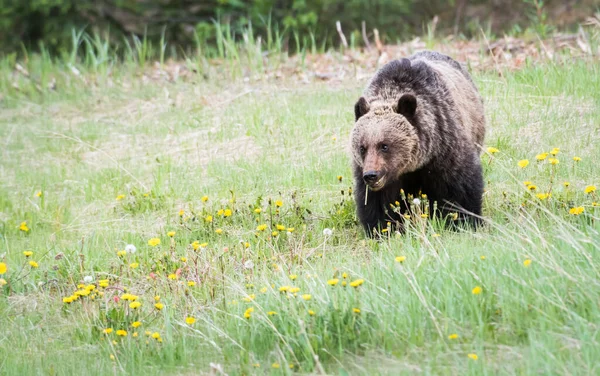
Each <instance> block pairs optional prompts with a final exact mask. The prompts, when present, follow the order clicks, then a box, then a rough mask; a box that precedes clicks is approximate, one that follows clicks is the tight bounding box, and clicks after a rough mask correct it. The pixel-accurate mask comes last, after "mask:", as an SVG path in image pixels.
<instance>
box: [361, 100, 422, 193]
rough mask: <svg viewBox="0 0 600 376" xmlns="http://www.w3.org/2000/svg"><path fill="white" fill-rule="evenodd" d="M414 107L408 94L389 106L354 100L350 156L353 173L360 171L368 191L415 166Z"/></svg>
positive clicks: (415, 102) (396, 177)
mask: <svg viewBox="0 0 600 376" xmlns="http://www.w3.org/2000/svg"><path fill="white" fill-rule="evenodd" d="M371 107H373V108H371ZM416 109H417V98H416V97H415V96H414V95H412V94H404V95H402V96H401V97H400V98H399V99H398V101H397V102H396V103H394V104H392V105H390V104H386V103H378V102H377V101H374V102H373V103H371V104H369V103H368V102H367V100H366V99H365V98H364V97H361V98H360V99H359V100H358V102H356V105H355V106H354V113H355V115H356V123H355V125H354V129H353V130H352V139H351V143H352V144H351V148H352V157H353V159H354V163H355V168H356V169H357V172H359V171H360V172H361V173H362V178H363V180H364V182H365V184H367V185H368V186H369V188H370V189H371V190H372V191H378V190H380V189H382V188H384V187H385V186H386V184H389V183H392V182H394V181H396V180H397V179H398V178H399V177H400V176H401V175H402V174H404V173H407V172H411V171H414V170H416V168H417V167H418V164H419V161H418V154H419V135H418V132H417V129H416V126H415V125H414V124H415V123H416V122H415V113H416ZM361 170H362V171H361Z"/></svg>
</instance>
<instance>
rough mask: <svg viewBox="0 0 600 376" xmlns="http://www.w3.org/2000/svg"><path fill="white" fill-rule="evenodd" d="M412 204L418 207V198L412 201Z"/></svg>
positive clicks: (419, 203)
mask: <svg viewBox="0 0 600 376" xmlns="http://www.w3.org/2000/svg"><path fill="white" fill-rule="evenodd" d="M413 204H415V206H419V205H421V200H419V199H418V198H415V199H414V200H413Z"/></svg>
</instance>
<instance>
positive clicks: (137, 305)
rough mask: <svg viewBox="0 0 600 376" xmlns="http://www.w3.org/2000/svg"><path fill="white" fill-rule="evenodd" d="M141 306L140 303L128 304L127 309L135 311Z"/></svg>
mask: <svg viewBox="0 0 600 376" xmlns="http://www.w3.org/2000/svg"><path fill="white" fill-rule="evenodd" d="M141 306H142V303H140V302H131V303H129V308H131V309H137V308H140V307H141Z"/></svg>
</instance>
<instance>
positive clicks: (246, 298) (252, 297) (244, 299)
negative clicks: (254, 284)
mask: <svg viewBox="0 0 600 376" xmlns="http://www.w3.org/2000/svg"><path fill="white" fill-rule="evenodd" d="M255 298H256V295H255V294H250V295H248V296H247V297H245V298H243V299H242V300H243V301H245V302H251V301H253V300H254V299H255Z"/></svg>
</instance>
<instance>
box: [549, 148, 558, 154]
mask: <svg viewBox="0 0 600 376" xmlns="http://www.w3.org/2000/svg"><path fill="white" fill-rule="evenodd" d="M559 151H560V148H554V149H552V150H551V151H550V154H552V155H556V154H558V152H559Z"/></svg>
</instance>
